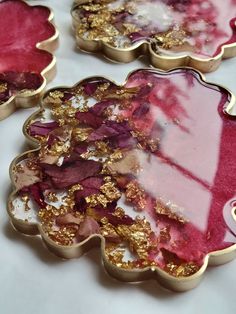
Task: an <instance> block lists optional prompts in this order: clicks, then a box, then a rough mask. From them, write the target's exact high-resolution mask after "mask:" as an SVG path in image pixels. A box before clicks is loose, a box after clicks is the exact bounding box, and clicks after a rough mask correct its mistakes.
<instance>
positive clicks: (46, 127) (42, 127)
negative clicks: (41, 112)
mask: <svg viewBox="0 0 236 314" xmlns="http://www.w3.org/2000/svg"><path fill="white" fill-rule="evenodd" d="M58 126H59V124H58V123H57V122H56V121H53V122H47V123H44V122H40V121H35V122H34V123H32V124H31V125H30V126H29V129H28V130H29V134H30V135H31V136H35V135H38V136H47V135H48V134H49V133H50V132H51V131H52V130H55V129H56V128H57V127H58Z"/></svg>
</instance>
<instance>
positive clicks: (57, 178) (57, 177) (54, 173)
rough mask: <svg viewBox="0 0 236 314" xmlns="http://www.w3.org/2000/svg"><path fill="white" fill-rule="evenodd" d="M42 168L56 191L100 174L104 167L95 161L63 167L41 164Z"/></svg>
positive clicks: (78, 162)
mask: <svg viewBox="0 0 236 314" xmlns="http://www.w3.org/2000/svg"><path fill="white" fill-rule="evenodd" d="M41 167H42V170H43V173H44V174H45V175H46V176H48V177H49V178H50V179H51V181H52V184H53V186H54V187H55V188H56V189H64V188H67V187H70V186H71V185H74V184H77V183H79V182H80V181H82V180H84V179H86V178H88V177H92V176H95V175H97V174H99V172H100V171H101V168H102V165H101V163H99V162H97V161H94V160H77V161H76V162H74V163H68V164H63V165H62V166H61V167H59V166H56V165H48V164H41Z"/></svg>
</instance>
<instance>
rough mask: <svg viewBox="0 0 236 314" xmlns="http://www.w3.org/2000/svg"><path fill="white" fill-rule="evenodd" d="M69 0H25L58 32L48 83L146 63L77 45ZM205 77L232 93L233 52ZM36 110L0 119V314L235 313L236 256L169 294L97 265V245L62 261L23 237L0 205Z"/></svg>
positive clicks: (235, 77) (117, 75)
mask: <svg viewBox="0 0 236 314" xmlns="http://www.w3.org/2000/svg"><path fill="white" fill-rule="evenodd" d="M71 2H72V1H71V0H59V1H58V0H48V1H46V0H42V1H30V3H33V4H45V5H48V6H50V7H52V8H53V9H54V12H55V21H56V24H57V27H58V29H59V31H60V48H59V49H58V50H57V51H56V56H57V68H58V73H57V76H56V78H55V79H54V81H53V82H52V83H51V84H50V85H49V87H53V86H57V85H72V84H74V83H76V82H77V81H79V80H81V79H82V78H84V77H86V76H91V75H106V76H108V77H110V78H112V79H114V80H116V81H117V82H120V83H122V82H123V80H124V79H125V77H126V75H127V74H128V72H130V71H131V70H133V69H136V68H138V67H145V66H148V63H147V61H146V60H143V59H140V60H137V61H134V62H132V63H130V64H126V65H124V64H123V65H121V64H112V63H110V62H109V61H106V60H105V59H103V58H102V57H99V56H95V55H89V54H86V53H82V52H78V51H76V49H75V44H74V39H73V37H72V32H71V18H70V13H69V12H70V7H71ZM206 77H207V79H208V80H209V81H214V82H217V83H219V84H222V85H225V86H227V87H228V88H229V89H231V90H232V91H233V92H234V93H235V94H236V58H235V59H231V60H227V61H224V62H223V64H222V65H221V67H220V69H219V70H218V71H216V72H215V73H212V74H208V75H206ZM34 110H35V109H29V110H21V111H18V112H17V113H15V114H13V115H12V116H11V117H9V118H8V119H6V120H4V121H2V122H0V147H1V151H0V184H1V185H0V186H1V188H0V313H1V314H13V313H18V314H54V313H57V314H64V313H66V314H70V313H79V314H95V313H96V314H97V313H99V314H100V313H103V314H110V313H112V314H118V313H119V314H120V313H122V314H128V313H135V314H140V313H152V312H154V313H163V314H166V313H176V314H177V313H182V314H185V313H186V314H189V313H191V314H194V313H196V314H198V313H224V314H228V313H235V311H236V297H235V285H236V260H235V261H233V262H231V263H229V264H226V265H224V266H220V267H215V268H211V269H209V270H208V271H207V273H206V275H205V277H204V280H203V281H202V283H201V284H200V286H198V287H197V288H196V289H194V290H192V291H190V292H187V293H172V292H169V291H166V290H164V289H163V288H161V287H159V285H158V284H157V282H156V281H147V282H143V283H140V284H125V283H121V282H118V281H115V280H114V279H112V278H110V277H109V276H108V275H107V274H106V273H105V272H104V270H103V268H102V266H101V265H100V255H99V250H98V249H97V250H96V249H95V250H93V251H92V252H90V253H89V254H87V255H86V256H83V257H81V258H80V259H75V260H70V261H62V260H60V259H59V258H57V257H55V256H53V255H52V254H51V253H49V252H48V251H47V250H46V249H45V248H44V246H43V244H42V243H41V240H40V239H39V238H37V237H34V238H30V237H24V236H22V235H21V234H18V233H16V232H15V231H14V230H13V229H12V228H11V226H10V225H9V223H8V217H7V214H6V210H5V208H6V199H7V195H8V192H9V189H10V180H9V176H8V167H9V164H10V162H11V160H12V159H13V158H14V157H15V156H16V155H17V154H19V153H21V152H22V151H23V150H24V137H23V134H22V125H23V122H24V121H25V119H26V118H27V117H28V116H29V115H30V114H31V113H32V112H33V111H34ZM209 122H210V117H209ZM229 157H230V156H229ZM226 175H227V174H226Z"/></svg>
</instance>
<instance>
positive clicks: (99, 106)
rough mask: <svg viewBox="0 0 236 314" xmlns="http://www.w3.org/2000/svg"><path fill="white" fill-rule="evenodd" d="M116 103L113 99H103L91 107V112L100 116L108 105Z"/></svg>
mask: <svg viewBox="0 0 236 314" xmlns="http://www.w3.org/2000/svg"><path fill="white" fill-rule="evenodd" d="M112 105H114V101H113V100H103V101H100V102H98V103H96V104H95V105H94V106H93V107H91V108H90V110H89V112H91V113H93V114H95V115H97V116H100V115H101V114H102V113H103V111H104V110H105V109H107V107H109V106H112Z"/></svg>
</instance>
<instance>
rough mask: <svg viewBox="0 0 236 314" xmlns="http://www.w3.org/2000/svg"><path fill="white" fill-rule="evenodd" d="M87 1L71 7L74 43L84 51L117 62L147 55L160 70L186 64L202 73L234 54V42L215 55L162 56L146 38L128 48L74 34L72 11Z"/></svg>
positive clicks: (235, 51) (75, 20)
mask: <svg viewBox="0 0 236 314" xmlns="http://www.w3.org/2000/svg"><path fill="white" fill-rule="evenodd" d="M89 2H91V1H89V0H76V1H74V4H73V7H72V9H71V16H72V26H73V30H74V33H75V34H74V36H75V39H76V45H77V47H78V48H79V49H80V50H82V51H84V52H89V53H101V54H102V55H103V56H104V57H105V58H107V59H109V60H110V61H113V62H119V63H129V62H131V61H134V60H135V59H137V58H139V57H141V56H148V58H149V62H150V65H152V66H154V67H156V68H159V69H162V70H170V69H172V68H175V67H182V66H188V67H192V68H195V69H197V70H199V71H201V72H203V73H207V72H213V71H215V70H217V68H218V67H219V66H220V64H221V62H222V60H223V59H227V58H232V57H235V56H236V42H235V43H229V44H225V45H222V47H221V49H220V52H219V53H218V54H217V55H216V56H215V57H210V58H200V57H196V56H191V55H190V54H187V53H186V54H184V55H181V56H166V55H165V56H164V55H163V56H162V55H159V54H157V53H155V52H154V50H153V49H152V47H151V46H152V44H151V42H147V41H146V40H141V41H139V42H137V43H136V44H133V45H132V46H131V47H128V48H115V47H112V46H111V45H109V44H107V43H106V42H103V41H102V40H97V39H94V40H89V39H84V38H82V37H81V36H79V35H78V34H76V26H77V25H78V24H80V21H79V20H78V19H77V18H76V16H75V14H74V11H75V10H76V8H77V7H78V6H79V5H81V4H86V3H89ZM234 26H235V28H236V20H235V22H234Z"/></svg>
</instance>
